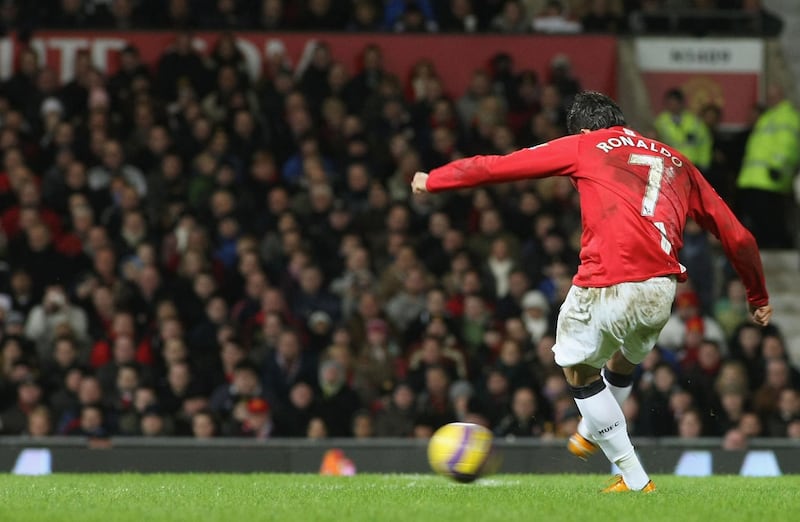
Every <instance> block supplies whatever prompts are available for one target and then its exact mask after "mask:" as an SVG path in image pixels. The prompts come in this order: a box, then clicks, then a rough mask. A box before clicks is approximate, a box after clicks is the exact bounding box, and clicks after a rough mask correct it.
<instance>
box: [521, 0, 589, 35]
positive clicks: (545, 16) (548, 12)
mask: <svg viewBox="0 0 800 522" xmlns="http://www.w3.org/2000/svg"><path fill="white" fill-rule="evenodd" d="M532 27H533V30H534V31H535V32H537V33H580V32H581V31H582V27H581V23H580V22H578V21H576V20H572V19H571V18H570V17H569V14H568V13H567V12H566V9H565V8H564V5H563V4H562V3H561V1H560V0H551V1H549V2H547V3H546V4H545V6H544V7H543V8H542V10H541V11H539V12H538V13H537V14H536V16H535V17H534V18H533V25H532Z"/></svg>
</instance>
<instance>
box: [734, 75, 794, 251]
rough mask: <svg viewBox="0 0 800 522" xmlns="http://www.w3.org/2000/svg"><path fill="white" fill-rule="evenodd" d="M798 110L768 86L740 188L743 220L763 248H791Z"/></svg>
mask: <svg viewBox="0 0 800 522" xmlns="http://www.w3.org/2000/svg"><path fill="white" fill-rule="evenodd" d="M798 136H800V113H798V111H797V109H795V108H794V106H793V105H792V102H791V101H790V100H788V99H787V98H786V96H785V94H784V92H783V89H782V88H781V87H780V86H778V85H771V86H769V87H768V88H767V110H766V111H764V113H763V114H762V115H761V116H760V117H759V118H758V120H757V121H756V124H755V127H754V128H753V130H752V132H751V133H750V137H749V138H748V140H747V146H746V148H745V153H744V158H743V161H742V170H741V171H740V172H739V178H738V179H737V181H736V186H737V188H738V189H739V206H740V210H741V214H742V219H743V221H744V223H745V224H746V225H747V226H748V227H749V228H750V230H752V231H753V235H754V236H755V238H756V240H757V241H758V243H759V246H760V247H762V248H789V247H791V246H793V244H794V242H795V239H796V238H794V237H793V236H792V232H791V231H790V230H789V228H788V223H789V220H788V216H789V214H787V209H788V205H789V204H790V202H789V200H790V195H791V192H792V180H793V179H794V175H795V174H796V173H797V168H798V165H800V152H798V151H800V137H798Z"/></svg>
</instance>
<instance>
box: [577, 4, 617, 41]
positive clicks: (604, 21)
mask: <svg viewBox="0 0 800 522" xmlns="http://www.w3.org/2000/svg"><path fill="white" fill-rule="evenodd" d="M589 4H590V5H589V11H588V12H587V13H586V14H585V15H584V16H583V18H582V19H581V25H582V26H583V31H584V32H586V33H616V34H619V33H622V32H624V31H625V29H626V24H625V19H624V18H623V17H622V16H621V13H619V12H617V11H616V10H615V9H614V7H613V6H612V2H610V1H609V0H591V2H590V3H589Z"/></svg>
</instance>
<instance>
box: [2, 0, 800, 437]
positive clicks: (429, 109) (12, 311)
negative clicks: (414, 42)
mask: <svg viewBox="0 0 800 522" xmlns="http://www.w3.org/2000/svg"><path fill="white" fill-rule="evenodd" d="M676 4H681V5H680V6H679V7H685V8H689V7H692V6H691V5H690V4H694V8H692V9H690V10H677V11H675V10H671V11H670V13H672V14H671V15H670V16H662V15H663V14H664V13H665V12H666V11H665V10H666V9H673V8H674V7H675V6H676ZM714 4H717V5H716V7H717V9H715V10H711V9H710V8H711V7H715V5H714ZM734 4H735V5H734ZM701 7H702V9H701ZM734 7H735V8H734ZM662 18H663V19H662ZM698 20H700V21H702V24H700V25H698V24H697V22H698ZM709 20H711V21H713V23H711V22H709ZM0 23H2V24H3V27H4V28H5V29H6V30H10V31H13V32H14V34H15V38H16V39H17V41H18V42H21V44H22V45H20V49H19V52H18V53H17V56H16V57H15V63H14V68H13V74H12V75H11V77H10V78H9V79H8V80H6V81H4V82H3V83H2V85H0V152H2V161H3V163H2V166H1V167H0V220H1V222H2V233H0V238H1V239H2V242H1V243H2V259H3V265H2V272H1V273H0V290H1V291H2V294H0V317H2V342H1V345H0V361H1V362H2V367H1V368H0V434H4V435H20V434H29V435H33V436H48V435H56V434H57V435H73V434H74V435H84V436H92V437H107V436H110V435H126V436H138V435H142V436H172V435H174V436H194V437H212V436H242V437H253V438H264V437H310V438H320V437H328V436H331V437H333V436H348V437H350V436H357V437H373V436H395V437H428V436H430V434H431V433H432V431H433V430H435V429H436V428H437V427H438V426H440V425H442V424H444V423H446V422H450V421H454V420H471V421H473V422H478V423H481V424H484V425H487V426H488V427H490V428H492V429H494V430H496V432H497V433H498V434H499V435H503V436H507V435H513V436H515V437H520V436H530V437H541V438H560V437H565V436H569V435H570V434H571V433H572V431H573V430H574V427H575V423H576V417H577V412H576V410H575V406H574V403H573V401H572V399H571V397H570V396H569V394H568V392H567V386H566V382H565V380H564V378H563V376H562V374H561V372H560V370H559V369H558V367H557V366H556V365H555V364H554V361H553V356H552V352H551V351H550V348H551V347H552V345H553V342H554V337H553V336H554V319H555V315H556V312H557V310H558V307H559V305H560V303H561V302H562V301H563V298H564V296H565V292H566V291H567V289H568V288H569V285H570V281H571V276H572V275H573V274H574V272H575V270H576V266H577V262H578V259H577V254H576V252H577V247H578V246H579V239H578V238H579V234H580V215H579V206H578V201H577V194H576V193H575V191H574V190H573V187H572V186H571V184H570V183H569V182H568V181H567V180H560V179H559V180H548V181H540V182H520V183H517V184H515V185H514V186H499V187H495V188H492V189H481V190H476V191H473V192H471V193H456V194H451V195H449V196H446V197H443V196H437V197H419V198H413V199H412V198H410V195H409V187H408V184H409V181H410V176H411V175H413V173H414V172H415V171H417V170H427V169H431V168H434V167H437V166H439V165H442V164H444V163H446V162H447V161H449V160H451V159H454V158H458V157H462V156H465V155H471V154H502V153H506V152H509V151H511V150H514V149H516V148H518V147H522V146H532V145H536V144H538V143H542V142H544V141H547V140H550V139H553V138H557V137H559V136H562V135H563V134H564V133H565V132H566V131H565V129H564V123H565V121H564V119H565V111H566V109H567V108H568V106H569V103H570V100H571V97H572V96H573V95H574V94H575V93H576V92H578V91H579V90H580V89H581V85H582V83H583V80H584V79H582V78H580V77H576V76H575V74H574V73H573V72H572V70H571V69H570V67H569V62H568V61H565V60H564V59H563V58H559V59H558V60H556V61H554V62H553V64H552V67H551V70H550V71H548V74H547V75H546V76H542V77H540V76H539V75H538V74H537V73H536V72H533V71H525V70H516V69H515V68H514V64H513V62H512V61H510V60H509V57H508V56H507V55H497V56H496V57H495V58H494V60H493V61H492V63H491V64H487V67H486V68H483V69H480V70H477V71H475V72H474V75H473V77H472V79H471V81H470V83H469V85H468V87H467V88H466V89H465V91H464V92H446V91H445V90H444V89H443V86H442V85H443V82H442V78H441V77H440V74H439V72H438V71H437V70H436V67H435V65H433V64H432V63H431V62H420V63H418V64H416V65H415V66H414V67H413V69H412V70H391V69H387V68H385V67H384V65H383V56H382V52H383V51H382V49H381V48H380V47H379V46H369V47H367V48H365V49H364V50H363V60H362V61H363V63H362V65H361V68H360V69H359V70H356V71H352V74H351V72H350V71H348V70H347V68H346V67H344V66H343V65H342V63H341V62H340V61H338V57H337V56H336V55H334V54H333V53H332V52H331V49H330V48H329V47H328V46H326V44H325V43H324V41H320V42H319V44H318V45H316V46H314V47H312V50H311V52H309V53H308V55H307V56H305V57H304V59H302V60H300V61H298V63H292V62H291V61H290V60H288V59H287V57H286V56H285V54H283V52H284V50H282V49H281V48H280V46H279V45H278V44H277V43H276V44H275V45H274V46H273V47H272V48H270V49H268V51H269V52H270V56H271V57H272V58H273V59H272V60H271V61H270V63H269V64H268V65H267V67H266V69H265V71H263V72H262V74H261V75H260V77H258V78H256V79H255V80H253V79H252V78H251V76H250V75H249V74H248V71H247V65H246V61H245V58H244V56H243V55H242V52H241V51H240V50H239V49H237V47H236V44H235V39H234V36H233V35H234V33H231V32H226V33H224V34H223V35H222V36H221V37H220V38H219V40H218V42H217V43H216V45H215V46H214V48H213V49H210V50H209V52H208V53H200V52H198V51H196V50H195V49H194V48H193V47H192V41H191V34H190V33H189V32H185V30H187V29H188V30H194V29H202V30H209V29H210V30H226V31H235V30H245V29H247V30H268V31H272V30H281V31H287V30H288V31H334V32H336V31H351V32H357V31H359V32H360V31H367V32H370V31H386V32H417V31H419V32H505V33H521V32H529V31H531V30H536V31H539V32H558V33H574V32H580V31H586V32H607V33H627V32H638V33H641V32H646V33H648V34H652V33H658V32H661V31H664V32H669V31H674V30H678V31H683V32H685V33H687V34H696V33H697V30H698V29H697V28H698V27H700V26H702V27H706V28H708V27H712V28H713V32H715V33H730V32H736V33H739V34H742V33H749V34H755V35H774V34H777V33H778V32H779V31H780V23H781V21H780V19H778V18H776V17H775V16H774V15H772V14H771V13H769V12H768V11H765V10H764V9H763V8H762V7H761V5H760V2H758V1H745V2H742V5H739V3H738V2H723V1H722V0H720V1H719V2H713V1H705V2H668V1H666V0H665V1H658V0H642V1H641V2H636V1H625V2H614V1H611V0H609V1H608V2H606V1H603V0H595V1H591V2H588V1H587V2H579V1H572V2H568V3H564V4H562V3H561V2H543V1H536V0H533V1H531V0H527V1H522V0H520V1H515V0H511V1H505V2H501V1H491V0H487V1H485V2H471V1H469V0H463V1H458V0H454V1H451V2H433V1H420V0H416V1H403V0H388V1H386V2H382V3H381V2H373V1H369V0H356V1H355V2H353V5H352V9H351V8H350V3H349V2H344V1H341V0H310V1H309V2H281V1H279V0H264V1H263V2H249V1H236V0H214V1H211V0H208V1H200V2H191V1H189V0H169V1H164V2H162V1H156V0H140V1H138V2H137V1H135V0H109V1H102V0H87V1H81V0H61V1H38V2H37V1H24V2H23V1H18V2H13V1H12V2H5V3H3V6H2V10H0ZM659 24H661V25H659ZM42 28H57V29H73V30H74V29H115V30H128V29H164V30H171V31H177V32H176V38H175V44H174V45H173V46H172V47H170V48H169V49H168V50H167V51H165V52H164V53H163V54H162V55H161V56H160V58H159V59H158V60H157V62H155V63H145V62H144V61H143V60H142V58H141V56H140V52H139V50H138V49H137V48H136V47H133V46H129V47H126V48H125V49H122V50H121V51H120V52H119V63H120V67H119V70H118V71H117V72H115V73H114V74H107V73H106V72H105V71H104V70H102V69H101V68H98V67H97V66H96V65H95V64H94V63H93V62H92V56H91V54H90V53H88V52H85V51H78V52H77V53H76V55H75V64H74V66H75V76H74V78H73V79H71V80H69V81H67V82H60V81H59V76H58V75H57V73H56V71H54V70H52V69H49V68H48V67H46V66H43V64H42V63H40V60H39V55H38V54H37V53H36V52H35V51H34V50H33V49H32V48H30V47H26V46H25V43H26V41H28V38H29V37H30V35H31V32H32V31H33V34H35V31H36V30H39V29H42ZM699 124H700V125H704V123H699ZM648 130H649V129H648ZM740 138H741V139H744V137H740ZM742 143H744V142H742ZM718 145H719V143H718ZM738 161H741V158H739V160H738ZM738 171H739V164H734V165H731V166H730V169H729V170H728V171H726V172H728V174H727V175H728V178H730V176H731V174H730V173H736V172H738ZM724 181H725V183H727V184H724V186H725V187H728V186H731V187H733V184H734V183H733V182H734V180H733V179H726V180H724ZM731 190H733V189H731ZM730 196H731V198H732V200H733V198H735V194H731V195H730ZM687 244H688V245H690V246H691V248H687V249H686V252H685V256H686V259H685V264H686V265H687V266H690V273H691V274H693V275H694V277H693V278H692V280H691V282H690V283H689V284H686V285H684V286H683V287H682V288H681V290H680V293H679V296H678V299H677V304H676V310H675V314H674V317H673V320H672V321H671V323H670V324H671V329H670V330H669V331H668V332H665V338H664V339H663V342H662V343H660V345H659V347H658V348H657V349H656V350H655V351H654V352H653V353H652V355H651V356H650V357H648V359H647V360H646V361H645V363H644V364H643V365H642V367H641V370H640V371H639V372H638V374H637V379H636V384H635V391H634V393H633V394H632V396H631V398H630V399H629V401H628V402H627V403H626V405H625V410H626V415H628V417H629V420H630V423H629V424H630V426H631V429H632V432H633V434H634V435H646V436H686V437H690V436H696V435H708V436H719V437H722V436H725V434H726V433H728V432H729V431H730V430H743V431H744V432H745V433H746V435H747V436H750V437H757V436H771V437H786V436H787V434H793V436H794V437H797V436H800V396H799V395H798V390H800V373H798V371H797V369H796V368H794V366H793V365H792V363H791V359H790V357H789V352H788V349H787V347H786V345H785V342H784V339H783V337H782V335H781V332H780V331H779V330H778V329H776V328H774V327H773V328H768V329H764V330H761V329H758V328H756V327H754V326H752V325H751V324H748V322H747V305H746V301H745V299H744V294H743V289H742V287H741V284H739V283H738V282H737V281H736V280H735V278H733V277H731V274H730V273H729V272H730V270H729V269H728V268H726V267H725V266H723V263H721V261H720V260H721V258H720V254H719V252H718V249H717V247H716V245H715V244H714V242H713V241H711V240H710V239H709V237H707V236H706V235H705V234H702V233H699V232H698V231H697V230H694V229H692V228H690V229H689V230H688V232H687ZM786 277H787V281H788V280H791V277H790V276H786ZM720 279H722V283H723V284H718V283H716V282H717V281H718V280H720Z"/></svg>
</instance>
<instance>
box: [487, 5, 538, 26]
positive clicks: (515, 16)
mask: <svg viewBox="0 0 800 522" xmlns="http://www.w3.org/2000/svg"><path fill="white" fill-rule="evenodd" d="M529 26H530V23H529V21H528V19H527V16H526V13H525V6H524V5H523V4H522V2H520V1H519V0H506V2H504V3H503V9H502V11H501V12H500V13H498V14H497V15H495V17H494V18H492V21H491V23H490V25H489V30H490V31H496V32H498V33H509V34H514V33H526V32H528V27H529Z"/></svg>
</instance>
